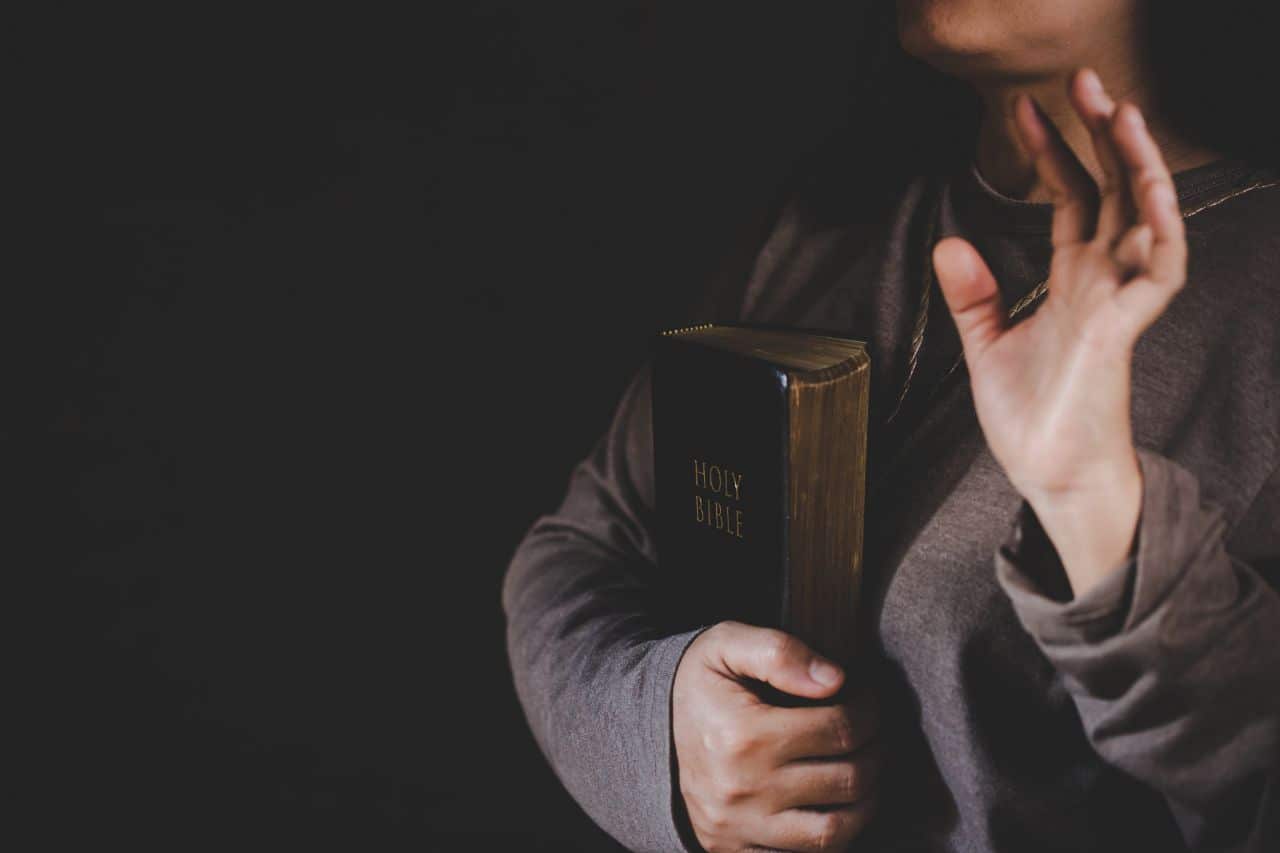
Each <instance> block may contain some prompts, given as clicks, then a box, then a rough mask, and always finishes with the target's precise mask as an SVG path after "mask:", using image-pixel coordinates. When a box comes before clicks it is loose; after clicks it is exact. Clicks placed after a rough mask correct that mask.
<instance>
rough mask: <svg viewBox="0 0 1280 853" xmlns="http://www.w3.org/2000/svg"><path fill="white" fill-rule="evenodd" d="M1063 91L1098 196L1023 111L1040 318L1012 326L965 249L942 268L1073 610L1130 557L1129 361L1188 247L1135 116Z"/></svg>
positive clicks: (989, 422) (1002, 447) (1073, 88)
mask: <svg viewBox="0 0 1280 853" xmlns="http://www.w3.org/2000/svg"><path fill="white" fill-rule="evenodd" d="M1068 88H1069V95H1070V100H1071V104H1072V106H1073V108H1074V109H1075V110H1076V112H1077V113H1078V114H1079V116H1080V117H1081V119H1082V120H1083V122H1084V124H1085V125H1086V126H1087V127H1088V128H1089V130H1090V134H1091V140H1092V144H1093V147H1094V150H1095V151H1096V152H1097V155H1098V159H1099V161H1100V163H1101V165H1102V168H1103V171H1104V174H1105V177H1104V179H1103V181H1102V183H1101V185H1097V184H1095V182H1094V181H1093V179H1092V178H1091V177H1090V175H1089V174H1088V172H1087V171H1086V170H1085V168H1084V167H1083V166H1082V165H1081V164H1080V161H1079V160H1078V159H1077V158H1076V156H1075V155H1074V154H1073V153H1072V151H1071V149H1070V148H1069V147H1068V146H1067V145H1066V144H1065V143H1064V142H1063V140H1062V138H1061V136H1060V135H1059V133H1058V131H1057V128H1056V127H1054V125H1053V123H1052V122H1051V121H1049V119H1048V118H1047V117H1046V116H1045V115H1044V114H1043V113H1042V112H1041V111H1040V110H1039V109H1038V107H1036V105H1035V104H1034V103H1033V101H1032V100H1031V98H1030V97H1029V96H1027V95H1021V96H1020V97H1019V99H1018V101H1017V102H1016V104H1015V122H1016V126H1017V129H1018V133H1019V136H1020V137H1021V140H1022V142H1023V145H1024V147H1025V148H1026V150H1027V151H1028V153H1029V154H1030V155H1031V157H1032V158H1033V160H1034V163H1035V169H1036V172H1037V174H1038V175H1039V177H1040V179H1041V181H1043V183H1044V185H1045V186H1046V187H1047V188H1048V190H1049V193H1050V196H1051V199H1052V202H1053V206H1054V212H1053V233H1052V240H1053V259H1052V262H1051V265H1050V273H1049V280H1048V295H1047V297H1046V300H1045V302H1044V303H1043V304H1042V305H1041V306H1040V307H1039V308H1038V310H1037V311H1036V312H1035V313H1034V314H1033V315H1032V316H1030V317H1028V318H1027V319H1025V320H1024V321H1022V322H1020V323H1018V324H1016V325H1009V323H1008V320H1007V313H1006V310H1005V308H1004V306H1002V304H1001V298H1000V291H999V289H998V288H997V286H996V282H995V279H994V278H993V277H992V274H991V271H990V269H989V268H988V267H987V265H986V263H985V262H984V261H983V260H982V258H981V256H980V255H979V254H978V252H977V250H976V249H974V247H973V246H972V244H970V243H968V242H967V241H965V240H963V239H961V238H959V237H947V238H944V239H943V240H941V241H939V242H938V244H937V245H936V246H935V247H934V249H933V262H934V268H935V270H936V272H937V275H938V281H939V284H940V286H941V288H942V292H943V295H944V297H945V298H946V302H947V306H948V308H949V309H950V311H951V315H952V317H953V319H954V320H955V322H956V326H957V328H958V330H959V333H960V339H961V342H962V344H963V347H964V357H965V361H966V362H967V364H968V367H969V374H970V379H971V383H972V389H973V397H974V405H975V407H976V409H977V414H978V420H979V422H980V423H981V425H982V430H983V433H984V434H985V436H986V439H987V443H988V445H989V446H990V448H991V452H992V454H993V455H994V456H995V458H996V460H997V461H998V462H999V463H1000V464H1001V465H1002V466H1003V467H1004V470H1005V473H1006V474H1007V475H1008V476H1009V479H1010V481H1011V482H1012V483H1013V484H1014V486H1015V487H1016V488H1017V489H1018V491H1019V492H1020V493H1021V494H1022V495H1023V497H1025V498H1026V499H1027V501H1028V503H1030V504H1031V506H1032V508H1033V509H1034V510H1035V512H1036V515H1037V517H1038V518H1039V520H1040V521H1041V523H1042V525H1043V526H1044V528H1045V532H1046V533H1047V534H1048V535H1049V537H1050V539H1051V540H1052V541H1053V543H1054V545H1055V547H1056V548H1057V550H1058V553H1059V556H1060V557H1061V558H1062V561H1063V565H1064V567H1065V568H1066V571H1067V574H1068V577H1069V579H1070V581H1071V584H1072V587H1073V589H1074V590H1075V592H1076V594H1077V595H1079V594H1081V593H1082V592H1084V591H1085V590H1086V589H1088V588H1089V587H1091V586H1092V585H1093V584H1094V583H1096V582H1097V581H1098V580H1100V579H1101V578H1102V577H1104V576H1105V575H1106V573H1107V572H1108V571H1110V570H1111V569H1113V568H1114V567H1116V566H1118V565H1119V564H1120V563H1122V562H1123V560H1124V559H1125V557H1126V556H1127V555H1128V553H1130V550H1131V548H1132V546H1133V541H1134V533H1135V531H1136V528H1137V523H1138V515H1139V511H1140V508H1141V499H1142V477H1141V471H1140V468H1139V465H1138V459H1137V453H1136V451H1135V449H1134V445H1133V434H1132V427H1131V424H1130V417H1129V408H1130V367H1131V361H1132V353H1133V347H1134V344H1135V343H1136V341H1137V339H1138V336H1139V335H1140V334H1141V333H1142V332H1143V331H1144V330H1145V329H1146V328H1147V327H1148V326H1150V325H1151V323H1153V322H1154V321H1155V319H1156V318H1157V317H1159V316H1160V314H1161V313H1162V312H1163V311H1164V309H1165V307H1166V306H1167V305H1168V304H1169V302H1170V300H1172V298H1173V297H1174V295H1175V294H1176V293H1177V292H1178V291H1179V290H1180V289H1181V288H1182V286H1183V284H1184V282H1185V280H1186V263H1187V244H1186V238H1185V235H1184V231H1183V222H1182V216H1181V213H1180V210H1179V207H1178V200H1177V195H1176V193H1175V190H1174V184H1173V178H1172V175H1170V173H1169V169H1168V167H1167V166H1166V164H1165V161H1164V157H1163V156H1162V155H1161V153H1160V149H1159V148H1158V146H1157V145H1156V143H1155V140H1154V139H1153V138H1152V137H1151V134H1150V133H1149V132H1148V131H1147V128H1146V126H1145V122H1144V121H1143V118H1142V115H1141V112H1140V111H1139V109H1138V108H1137V106H1136V105H1134V104H1132V103H1129V102H1126V103H1122V104H1120V105H1119V106H1117V105H1116V104H1115V103H1114V102H1113V101H1112V99H1111V98H1110V97H1109V96H1108V95H1107V93H1106V91H1105V90H1104V89H1103V86H1102V84H1101V82H1100V81H1099V79H1098V76H1097V74H1095V73H1094V72H1093V71H1092V70H1091V69H1087V68H1086V69H1080V70H1078V71H1077V72H1076V73H1075V74H1073V75H1072V76H1071V79H1070V81H1069V83H1068Z"/></svg>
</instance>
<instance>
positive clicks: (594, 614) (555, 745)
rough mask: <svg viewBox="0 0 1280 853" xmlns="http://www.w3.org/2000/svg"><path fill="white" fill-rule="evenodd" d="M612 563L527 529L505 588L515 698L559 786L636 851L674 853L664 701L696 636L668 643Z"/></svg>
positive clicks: (624, 573)
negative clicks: (666, 852) (517, 699)
mask: <svg viewBox="0 0 1280 853" xmlns="http://www.w3.org/2000/svg"><path fill="white" fill-rule="evenodd" d="M652 599H653V595H652V590H651V589H649V588H648V587H647V585H646V584H645V583H642V582H641V580H640V578H639V577H638V576H637V575H636V574H635V573H633V572H631V571H629V570H628V569H627V568H626V563H625V561H624V560H623V559H622V558H621V555H619V554H614V553H609V552H608V551H605V550H602V549H600V548H598V547H596V546H593V545H592V544H591V543H589V542H587V541H585V540H582V539H575V538H574V537H572V536H571V535H569V534H562V533H559V532H557V531H556V530H555V529H554V527H553V525H549V524H543V525H542V526H535V528H534V529H533V530H532V531H531V532H530V534H529V536H527V537H526V539H525V541H524V542H523V543H522V544H521V546H520V548H519V549H518V551H517V553H516V556H515V558H514V560H513V562H512V564H511V567H510V569H509V570H508V573H507V576H506V579H505V581H504V584H503V607H504V609H505V611H506V614H507V644H508V652H509V655H510V661H511V667H512V673H513V676H514V680H515V686H516V691H517V694H518V696H519V698H520V702H521V704H522V705H523V707H524V710H525V714H526V716H527V718H528V720H529V724H530V727H531V728H532V730H533V734H534V737H535V739H536V740H537V742H538V744H539V746H540V747H541V749H542V751H543V753H544V754H545V755H546V757H547V760H548V761H549V762H550V763H551V766H552V767H553V769H554V770H555V772H556V774H557V776H558V777H559V778H560V779H561V781H562V783H563V784H564V786H565V788H566V789H567V790H568V791H569V793H570V794H571V795H572V796H573V797H574V799H575V800H577V802H578V803H579V804H580V805H581V806H582V808H583V809H584V810H585V811H586V812H587V813H588V814H589V815H590V816H591V817H592V819H594V820H595V821H596V822H597V823H598V824H599V825H600V826H601V827H603V828H604V829H605V830H606V831H608V832H609V833H610V834H611V835H613V836H614V837H615V838H617V839H618V840H619V841H621V842H622V843H623V844H625V845H626V846H627V847H628V848H629V849H633V850H663V851H670V850H683V849H686V848H685V847H684V844H683V842H682V841H681V840H680V838H679V836H678V834H677V831H676V828H675V813H674V811H673V803H674V800H673V795H674V794H675V793H676V792H673V790H672V772H671V760H672V759H671V727H670V726H671V715H670V691H671V684H672V681H673V679H674V676H675V670H676V667H677V665H678V664H679V661H680V657H681V655H682V654H683V653H684V650H685V648H686V647H687V646H688V645H689V643H690V642H692V641H693V639H694V637H696V636H697V634H698V633H699V632H700V629H694V630H687V631H683V632H678V633H669V632H668V631H667V629H665V628H664V627H663V626H662V625H661V624H659V620H658V619H657V618H656V617H655V607H654V602H653V600H652Z"/></svg>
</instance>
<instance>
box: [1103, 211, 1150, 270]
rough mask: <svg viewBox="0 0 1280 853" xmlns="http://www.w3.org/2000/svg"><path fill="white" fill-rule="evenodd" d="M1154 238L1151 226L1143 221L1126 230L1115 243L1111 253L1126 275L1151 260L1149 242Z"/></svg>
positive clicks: (1144, 267)
mask: <svg viewBox="0 0 1280 853" xmlns="http://www.w3.org/2000/svg"><path fill="white" fill-rule="evenodd" d="M1154 239H1155V238H1154V237H1153V236H1152V231H1151V226H1150V225H1148V224H1146V223H1145V222H1143V223H1139V224H1138V225H1135V226H1133V227H1132V228H1130V229H1129V230H1128V231H1126V232H1125V233H1124V236H1123V237H1121V238H1120V241H1119V242H1118V243H1116V247H1115V250H1114V251H1113V252H1112V254H1113V256H1114V257H1115V259H1116V263H1118V264H1119V265H1120V266H1121V268H1122V269H1123V270H1124V271H1125V275H1126V277H1127V276H1128V275H1130V274H1133V273H1136V272H1140V271H1142V270H1145V269H1146V268H1147V264H1148V263H1150V261H1151V244H1152V241H1153V240H1154Z"/></svg>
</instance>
